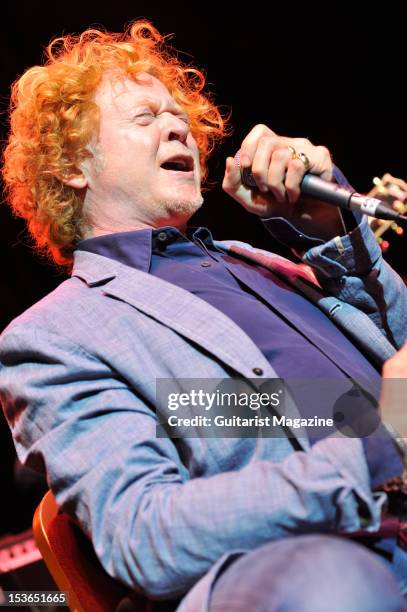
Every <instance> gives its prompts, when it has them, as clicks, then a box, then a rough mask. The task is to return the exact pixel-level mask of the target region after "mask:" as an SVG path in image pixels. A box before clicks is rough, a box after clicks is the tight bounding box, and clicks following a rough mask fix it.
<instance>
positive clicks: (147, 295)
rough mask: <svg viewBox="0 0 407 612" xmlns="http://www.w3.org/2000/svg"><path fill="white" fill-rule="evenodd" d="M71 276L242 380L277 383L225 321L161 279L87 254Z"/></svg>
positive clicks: (238, 332) (261, 357)
mask: <svg viewBox="0 0 407 612" xmlns="http://www.w3.org/2000/svg"><path fill="white" fill-rule="evenodd" d="M72 276H76V277H78V278H81V279H82V280H84V281H85V282H86V283H87V284H88V285H89V286H90V287H95V286H103V293H104V294H105V295H107V296H113V297H115V298H118V299H120V300H122V301H124V302H127V303H128V304H130V305H131V306H133V307H134V308H137V309H138V310H140V311H142V312H144V313H146V314H148V315H149V316H151V317H153V318H154V319H156V320H157V321H159V322H160V323H162V324H163V325H166V326H168V327H170V328H171V329H173V330H174V331H176V332H178V333H179V334H181V335H182V336H184V337H186V338H188V339H189V340H191V341H192V342H194V343H196V344H197V345H199V346H201V347H203V348H204V349H205V350H207V351H209V352H210V353H211V354H213V355H214V356H215V357H216V358H217V359H220V360H221V361H223V362H224V363H225V364H227V365H228V366H230V367H231V368H233V369H234V370H236V371H237V372H238V373H239V374H241V375H242V376H245V377H247V378H255V376H254V374H253V368H254V367H258V368H261V369H262V370H263V372H264V376H265V377H268V378H275V377H277V374H276V372H275V371H274V370H273V368H272V367H271V366H270V364H269V363H268V361H267V360H266V359H265V357H264V355H263V354H262V353H261V351H260V350H259V349H258V347H257V346H256V345H255V344H254V342H253V341H252V340H251V339H250V338H249V336H247V334H246V333H245V332H244V331H243V330H242V329H241V328H240V327H239V326H238V325H236V324H235V323H234V322H233V321H232V320H231V319H230V318H229V317H227V316H226V315H224V314H223V313H222V312H220V311H219V310H218V309H217V308H214V307H213V306H211V305H210V304H208V303H207V302H205V301H204V300H202V299H200V298H198V297H197V296H195V295H192V294H191V293H189V292H188V291H186V290H185V289H182V288H180V287H177V286H176V285H173V284H171V283H168V282H167V281H164V280H162V279H160V278H157V277H155V276H152V275H150V274H147V273H145V272H141V271H139V270H136V269H134V268H131V267H129V266H125V265H123V264H121V263H119V262H117V261H114V260H112V259H109V258H107V257H104V256H102V255H96V254H94V253H89V252H86V251H76V252H75V262H74V268H73V272H72Z"/></svg>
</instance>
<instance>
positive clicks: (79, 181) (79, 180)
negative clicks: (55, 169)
mask: <svg viewBox="0 0 407 612" xmlns="http://www.w3.org/2000/svg"><path fill="white" fill-rule="evenodd" d="M61 181H62V182H63V183H64V185H69V187H73V188H74V189H85V187H87V186H88V179H87V178H86V176H85V174H84V173H83V172H81V171H80V170H78V171H77V172H72V173H71V174H64V176H62V177H61Z"/></svg>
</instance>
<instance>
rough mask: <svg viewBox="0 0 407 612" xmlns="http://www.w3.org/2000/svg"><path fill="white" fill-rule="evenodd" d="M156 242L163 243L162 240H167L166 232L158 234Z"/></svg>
mask: <svg viewBox="0 0 407 612" xmlns="http://www.w3.org/2000/svg"><path fill="white" fill-rule="evenodd" d="M157 240H160V241H161V242H164V240H167V234H166V232H158V234H157Z"/></svg>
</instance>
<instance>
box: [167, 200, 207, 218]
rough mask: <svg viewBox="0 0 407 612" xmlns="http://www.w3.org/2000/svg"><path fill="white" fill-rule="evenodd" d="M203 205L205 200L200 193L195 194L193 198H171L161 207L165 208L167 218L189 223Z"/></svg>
mask: <svg viewBox="0 0 407 612" xmlns="http://www.w3.org/2000/svg"><path fill="white" fill-rule="evenodd" d="M202 204H203V198H202V195H201V194H200V193H198V194H197V193H195V194H194V196H193V197H189V198H187V197H185V196H184V197H179V198H171V199H168V198H167V199H166V200H164V201H161V206H162V207H163V208H164V210H165V212H166V213H167V216H168V217H169V218H171V219H179V220H180V221H182V222H186V221H188V219H189V218H190V217H192V215H193V214H194V213H195V212H196V211H197V210H198V209H199V208H201V206H202Z"/></svg>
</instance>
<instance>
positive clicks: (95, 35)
mask: <svg viewBox="0 0 407 612" xmlns="http://www.w3.org/2000/svg"><path fill="white" fill-rule="evenodd" d="M166 38H167V37H165V36H162V35H161V34H160V33H159V32H158V31H157V30H156V29H155V28H154V27H153V26H152V25H151V23H149V22H148V21H145V20H141V21H135V22H133V23H132V24H131V25H130V26H129V27H128V28H127V29H126V31H125V32H123V33H112V32H104V31H101V30H96V29H89V30H86V31H85V32H83V33H82V34H81V35H79V36H76V35H68V36H65V37H62V38H57V39H55V40H54V41H52V42H51V43H50V45H49V46H48V48H47V61H46V63H45V64H44V65H43V66H34V67H32V68H30V69H29V70H27V71H26V72H25V73H24V74H23V75H22V77H21V78H20V79H18V80H17V81H16V82H15V83H14V84H13V86H12V95H11V106H10V135H9V140H8V144H7V147H6V149H5V152H4V166H3V178H4V182H5V186H6V190H7V195H8V200H9V202H10V205H11V207H12V210H13V212H14V214H16V215H18V216H20V217H23V218H24V219H26V221H27V224H28V229H29V232H30V234H31V236H32V237H33V239H34V242H35V245H36V250H37V251H39V252H41V253H43V254H46V255H47V256H50V257H51V259H53V260H54V262H55V263H57V264H58V265H61V266H64V267H70V266H71V265H72V253H73V250H74V247H75V244H76V243H77V242H78V240H80V239H81V238H82V234H81V217H82V198H81V197H80V194H79V193H78V192H77V191H76V190H75V189H74V188H72V187H70V186H68V185H66V184H64V183H63V182H62V180H61V177H63V176H69V175H70V174H72V173H74V172H75V170H77V168H78V167H79V165H80V163H81V162H82V161H83V159H84V158H85V157H87V156H88V155H89V152H88V150H87V145H88V144H89V142H90V141H91V139H92V136H93V135H94V134H96V133H97V131H98V126H99V108H98V106H97V105H96V103H95V102H94V95H95V91H96V89H97V87H98V85H99V83H100V82H101V79H102V76H103V73H104V72H105V71H106V70H109V69H115V70H117V69H119V70H120V71H123V73H124V74H126V75H128V76H130V77H132V78H135V77H136V76H137V75H138V74H139V73H140V72H148V73H150V74H152V75H154V76H155V77H157V78H158V79H159V80H160V81H162V82H163V83H164V85H166V87H167V88H168V90H169V91H170V93H171V94H172V96H173V97H174V99H175V100H176V101H177V102H178V104H179V105H180V106H181V107H182V108H183V110H184V111H186V112H187V113H188V115H189V118H190V123H191V131H192V134H193V136H194V138H195V139H196V141H197V143H198V147H199V151H200V160H201V169H202V176H203V177H204V178H205V176H206V162H207V159H208V156H209V154H210V153H211V151H212V150H213V148H214V146H215V144H216V142H217V141H218V140H220V139H221V138H222V137H223V136H224V135H225V133H226V119H225V118H224V117H223V116H222V114H221V113H220V111H219V108H217V107H216V106H215V104H214V103H213V102H212V100H211V98H210V96H209V95H207V94H206V95H205V94H204V93H203V88H204V85H205V77H204V75H203V73H202V72H201V71H199V70H197V69H196V68H193V67H190V66H188V65H185V64H183V63H181V61H180V60H179V59H178V57H177V54H176V52H175V51H174V50H173V49H172V48H171V47H169V46H168V45H167V43H166Z"/></svg>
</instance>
